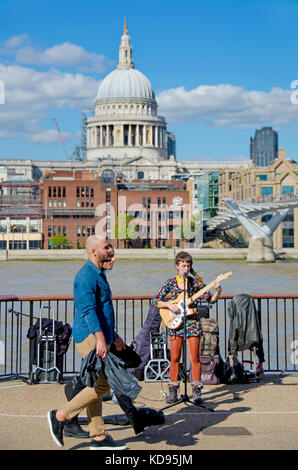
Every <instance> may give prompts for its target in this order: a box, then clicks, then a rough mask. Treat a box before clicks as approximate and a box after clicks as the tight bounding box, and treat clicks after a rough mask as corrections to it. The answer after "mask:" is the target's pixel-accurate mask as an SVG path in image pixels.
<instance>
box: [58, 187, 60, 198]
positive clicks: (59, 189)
mask: <svg viewBox="0 0 298 470" xmlns="http://www.w3.org/2000/svg"><path fill="white" fill-rule="evenodd" d="M58 197H61V186H58Z"/></svg>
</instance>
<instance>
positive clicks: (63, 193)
mask: <svg viewBox="0 0 298 470" xmlns="http://www.w3.org/2000/svg"><path fill="white" fill-rule="evenodd" d="M62 197H66V187H65V186H63V188H62Z"/></svg>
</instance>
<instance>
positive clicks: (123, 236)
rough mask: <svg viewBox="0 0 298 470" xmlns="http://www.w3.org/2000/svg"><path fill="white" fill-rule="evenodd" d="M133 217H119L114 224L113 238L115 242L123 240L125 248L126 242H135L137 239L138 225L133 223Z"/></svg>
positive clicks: (125, 215)
mask: <svg viewBox="0 0 298 470" xmlns="http://www.w3.org/2000/svg"><path fill="white" fill-rule="evenodd" d="M134 220H135V218H134V217H132V216H131V215H127V214H124V215H119V216H118V217H117V222H116V224H115V232H114V237H113V238H116V239H117V240H124V246H125V247H126V241H127V240H129V241H132V240H136V239H137V238H138V228H139V227H138V225H137V224H136V223H134V222H133V221H134Z"/></svg>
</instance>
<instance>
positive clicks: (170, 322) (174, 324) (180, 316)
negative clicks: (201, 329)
mask: <svg viewBox="0 0 298 470" xmlns="http://www.w3.org/2000/svg"><path fill="white" fill-rule="evenodd" d="M232 274H233V272H232V271H230V272H228V273H225V274H220V275H219V276H218V277H217V278H216V279H215V280H214V281H212V282H210V284H208V285H207V286H205V287H203V289H201V290H199V291H198V292H197V293H196V294H194V295H193V296H192V297H189V296H188V294H187V292H186V293H185V301H186V302H185V310H186V315H185V316H189V315H194V314H195V313H197V309H196V307H195V308H190V305H192V304H193V303H194V302H195V300H197V299H198V298H199V297H201V296H202V295H203V294H204V293H205V292H207V291H208V290H209V289H211V288H212V287H213V286H214V284H215V283H216V281H218V282H220V281H224V280H225V279H227V278H228V277H230V276H232ZM169 303H171V304H176V305H178V307H179V312H177V313H174V312H172V311H171V310H170V309H169V308H160V309H159V312H160V316H161V318H162V319H163V321H164V322H165V324H166V326H167V327H168V328H170V329H173V330H176V329H177V328H179V327H180V326H181V324H182V323H183V321H184V292H181V294H180V295H179V296H178V297H177V299H175V300H171V301H170V302H169Z"/></svg>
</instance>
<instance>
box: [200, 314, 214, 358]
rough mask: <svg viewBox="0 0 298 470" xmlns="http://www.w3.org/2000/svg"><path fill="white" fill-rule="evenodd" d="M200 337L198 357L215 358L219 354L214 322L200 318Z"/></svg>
mask: <svg viewBox="0 0 298 470" xmlns="http://www.w3.org/2000/svg"><path fill="white" fill-rule="evenodd" d="M201 325H202V336H201V341H200V356H216V355H218V354H219V328H218V323H217V321H216V320H213V319H212V318H201Z"/></svg>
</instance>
